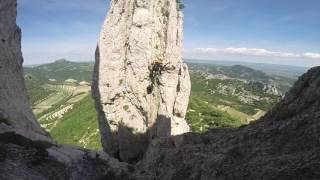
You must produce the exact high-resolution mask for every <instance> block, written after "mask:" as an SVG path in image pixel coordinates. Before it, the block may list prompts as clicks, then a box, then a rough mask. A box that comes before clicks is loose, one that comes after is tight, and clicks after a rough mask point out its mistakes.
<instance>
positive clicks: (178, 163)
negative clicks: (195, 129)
mask: <svg viewBox="0 0 320 180" xmlns="http://www.w3.org/2000/svg"><path fill="white" fill-rule="evenodd" d="M319 137H320V67H315V68H312V69H311V70H309V72H308V73H306V74H305V75H303V76H302V77H301V78H300V79H299V80H298V82H297V83H296V84H295V85H294V87H293V88H292V89H291V90H290V91H289V92H288V93H287V94H286V96H285V98H284V99H283V100H282V101H281V102H280V103H279V104H278V105H276V106H275V107H274V108H273V110H272V111H270V112H268V113H267V115H266V116H265V117H263V118H262V119H260V120H258V121H257V122H255V123H254V124H251V125H248V126H245V127H242V128H238V129H212V130H211V131H209V132H208V133H206V134H204V135H197V134H193V133H189V134H186V135H184V138H183V139H184V140H183V142H181V144H179V146H178V147H176V146H175V144H174V143H173V142H172V138H168V139H162V140H159V141H154V142H153V143H152V145H151V146H150V148H149V150H148V152H147V154H146V157H145V158H144V161H143V162H141V163H140V167H138V168H137V169H142V170H143V171H142V172H143V173H141V174H142V175H143V176H144V177H148V178H150V177H152V178H154V179H164V180H165V179H194V180H198V179H204V180H205V179H320V173H319V172H320V138H319ZM146 172H148V173H146Z"/></svg>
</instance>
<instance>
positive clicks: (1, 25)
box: [0, 0, 50, 141]
mask: <svg viewBox="0 0 320 180" xmlns="http://www.w3.org/2000/svg"><path fill="white" fill-rule="evenodd" d="M16 6H17V2H16V1H15V0H10V1H7V0H1V1H0V13H1V15H0V133H2V132H6V131H15V132H17V133H19V134H22V135H24V136H26V137H29V138H32V139H37V140H39V139H41V140H46V141H50V138H49V137H48V134H47V133H46V132H45V131H44V130H42V129H41V127H40V125H39V124H38V123H37V121H36V120H35V118H34V116H33V113H32V110H31V108H30V104H29V102H28V99H27V95H26V88H25V85H24V79H23V69H22V62H23V58H22V53H21V44H20V41H21V30H20V28H19V27H18V26H17V25H16V15H17V8H16Z"/></svg>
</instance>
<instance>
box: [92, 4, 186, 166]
mask: <svg viewBox="0 0 320 180" xmlns="http://www.w3.org/2000/svg"><path fill="white" fill-rule="evenodd" d="M182 36H183V14H182V12H180V11H179V9H178V7H177V2H176V0H121V1H119V0H112V1H111V6H110V11H109V14H108V16H107V19H106V21H105V23H104V26H103V29H102V31H101V34H100V40H99V43H98V48H97V52H96V67H95V74H94V83H93V95H94V97H95V99H96V102H97V110H98V112H99V121H100V131H101V133H102V143H103V147H104V150H105V151H106V152H108V153H109V154H111V155H113V156H115V157H119V158H120V159H121V160H124V161H134V160H136V159H137V158H140V156H141V155H143V153H144V152H145V150H146V148H147V147H148V144H149V142H150V140H151V139H153V138H156V137H168V136H170V135H178V134H182V133H185V132H188V131H189V130H190V128H189V126H188V124H187V123H186V121H185V120H184V117H185V114H186V110H187V106H188V100H189V94H190V77H189V73H188V68H187V66H186V64H184V63H183V62H182V57H181V56H182Z"/></svg>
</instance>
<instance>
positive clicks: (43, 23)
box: [18, 0, 320, 66]
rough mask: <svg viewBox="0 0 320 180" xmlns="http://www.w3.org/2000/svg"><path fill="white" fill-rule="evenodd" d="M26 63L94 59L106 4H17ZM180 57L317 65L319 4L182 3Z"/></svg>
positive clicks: (80, 0) (304, 0) (97, 0)
mask: <svg viewBox="0 0 320 180" xmlns="http://www.w3.org/2000/svg"><path fill="white" fill-rule="evenodd" d="M18 1H19V12H18V24H19V25H20V26H21V27H22V30H23V53H24V58H25V63H26V64H39V63H46V62H52V61H54V60H55V59H59V58H67V59H70V60H73V61H92V60H94V50H95V46H96V42H97V39H98V35H99V31H100V28H101V25H102V23H103V20H104V18H105V15H106V13H107V10H108V5H109V0H90V1H89V0H67V1H66V0H18ZM184 3H185V5H186V8H185V10H184V12H185V36H184V50H183V52H184V57H185V58H192V59H208V60H231V61H247V62H258V63H259V62H261V63H272V64H289V65H297V66H315V65H320V11H319V9H320V1H319V0H277V1H275V0H184Z"/></svg>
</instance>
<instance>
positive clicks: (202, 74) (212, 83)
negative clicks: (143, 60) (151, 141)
mask: <svg viewBox="0 0 320 180" xmlns="http://www.w3.org/2000/svg"><path fill="white" fill-rule="evenodd" d="M188 65H189V69H190V75H191V81H192V90H191V91H192V92H191V96H190V103H189V107H188V112H187V116H186V119H187V121H188V123H189V125H190V127H191V129H192V130H193V131H194V132H199V133H203V132H206V131H207V130H208V129H209V128H216V127H226V128H235V127H239V126H242V125H245V124H248V123H250V122H251V121H254V120H256V119H258V118H259V117H261V116H263V115H264V113H265V112H266V111H267V110H269V109H270V108H271V107H272V106H273V105H274V104H275V103H276V102H278V101H279V99H280V98H281V96H283V95H284V93H285V92H286V91H287V90H288V89H289V88H290V87H291V86H292V83H293V82H294V81H295V77H292V78H290V77H282V76H279V75H270V74H266V73H264V72H263V71H260V70H255V69H252V68H249V67H246V66H241V65H232V66H224V65H212V64H200V63H188ZM93 66H94V64H93V63H91V62H84V63H78V62H70V61H67V60H57V61H55V62H54V63H51V64H44V65H40V66H34V67H27V68H25V70H24V71H25V80H26V86H27V90H28V95H29V99H30V102H31V104H32V107H33V111H34V114H35V115H36V117H37V118H38V120H39V122H40V124H41V126H42V127H43V128H45V129H46V130H47V131H48V132H50V134H51V135H52V136H53V137H54V139H55V140H56V141H57V142H58V143H61V144H70V145H75V146H81V147H86V148H90V149H97V150H99V149H101V143H100V134H99V128H98V121H97V113H96V111H95V106H94V101H93V99H92V97H91V88H90V86H91V78H92V72H93Z"/></svg>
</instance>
